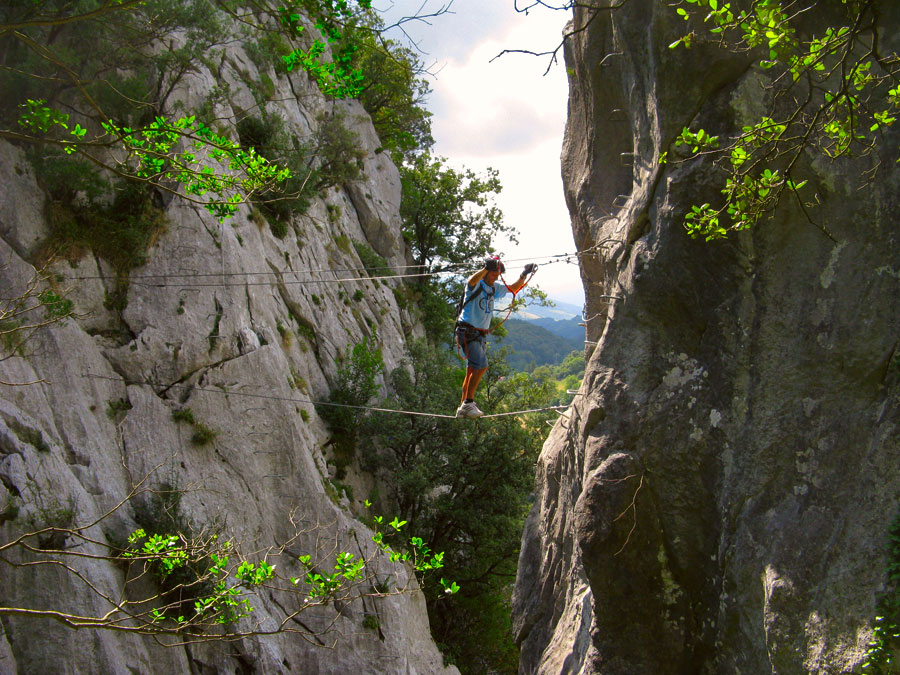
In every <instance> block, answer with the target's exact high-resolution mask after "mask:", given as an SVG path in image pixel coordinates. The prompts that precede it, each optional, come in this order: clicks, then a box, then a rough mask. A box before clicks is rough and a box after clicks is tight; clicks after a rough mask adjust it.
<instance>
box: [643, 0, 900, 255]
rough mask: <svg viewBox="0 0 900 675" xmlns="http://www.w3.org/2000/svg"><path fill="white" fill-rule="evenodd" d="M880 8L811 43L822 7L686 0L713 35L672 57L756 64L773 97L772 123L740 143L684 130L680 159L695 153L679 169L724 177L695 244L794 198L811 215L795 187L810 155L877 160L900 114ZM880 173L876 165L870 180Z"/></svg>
mask: <svg viewBox="0 0 900 675" xmlns="http://www.w3.org/2000/svg"><path fill="white" fill-rule="evenodd" d="M875 4H876V3H875V2H874V1H872V0H869V1H860V2H845V3H843V5H844V7H843V12H844V24H843V25H835V26H824V27H823V28H822V32H821V35H819V36H815V35H813V36H808V37H804V36H803V35H801V31H800V30H799V29H798V28H797V27H796V24H797V21H798V19H799V18H800V17H801V16H803V15H806V14H808V13H810V12H811V11H812V10H814V9H815V8H816V7H817V6H818V5H819V3H818V2H815V1H814V2H808V3H806V4H802V5H801V4H799V3H790V4H789V5H784V4H783V3H782V2H780V1H778V0H755V1H754V2H752V3H751V4H750V6H749V7H748V8H746V9H739V8H737V7H735V6H733V5H732V3H729V2H721V1H720V0H683V2H682V3H680V6H678V7H677V8H676V10H675V11H676V12H677V13H678V15H680V16H681V17H682V18H683V19H684V20H685V21H687V22H693V23H694V25H697V23H698V21H699V22H700V23H701V24H702V25H703V26H704V29H705V30H704V31H700V30H699V28H695V29H694V30H691V31H690V32H688V33H686V34H684V35H682V36H681V37H680V38H679V39H678V40H676V41H675V42H673V43H672V44H671V45H669V46H670V48H672V49H676V48H688V49H690V48H692V47H695V46H697V45H698V44H700V43H701V42H708V43H715V44H718V45H719V46H720V47H722V48H724V49H728V50H730V51H735V52H745V53H747V54H750V55H753V58H754V59H755V63H756V67H757V68H758V69H759V72H760V73H769V75H768V77H769V80H770V82H769V84H768V85H767V86H768V88H769V89H770V90H771V91H772V92H773V96H772V101H773V102H772V104H771V106H770V109H771V112H770V114H769V115H764V116H762V117H761V118H760V119H759V120H758V121H757V122H756V123H754V124H750V125H746V126H743V127H742V129H741V131H740V132H739V133H736V134H735V133H732V134H727V133H720V134H718V135H715V136H714V135H711V134H710V133H709V132H707V131H705V130H703V129H700V130H697V131H691V130H690V129H689V128H688V127H685V128H684V129H683V130H682V132H681V134H680V136H679V137H678V138H677V139H676V141H675V144H674V145H675V149H676V151H677V149H678V148H679V147H680V146H685V148H688V147H689V148H690V151H689V152H687V153H686V154H685V153H684V152H683V151H682V152H681V156H680V157H679V158H678V159H677V160H675V161H682V162H684V161H689V160H693V159H695V158H697V157H698V156H700V155H711V156H712V157H713V158H714V164H715V166H716V167H717V168H718V170H719V171H720V173H721V174H723V178H722V187H721V188H720V193H721V195H722V200H721V202H720V203H719V204H718V205H716V206H713V205H711V204H709V203H705V204H702V205H695V206H692V207H691V210H690V211H689V212H688V213H687V214H686V216H685V221H684V225H685V228H686V229H687V231H688V233H689V234H690V235H691V236H693V237H704V238H705V239H706V240H711V239H718V238H723V237H726V236H728V234H729V233H730V232H734V231H740V230H745V229H747V228H750V227H752V226H755V225H757V224H758V223H759V222H760V221H761V220H762V219H763V218H764V217H766V216H768V215H769V214H771V213H772V212H773V211H774V210H775V208H776V206H777V205H778V204H779V203H780V201H781V199H782V197H783V195H784V194H785V191H787V192H788V193H792V194H797V195H798V197H797V198H798V201H800V203H801V205H802V204H803V202H802V200H800V197H799V194H798V191H799V190H801V189H802V188H803V187H804V186H805V185H806V184H807V181H806V180H801V181H795V180H794V179H793V178H792V174H793V173H795V172H796V171H797V169H798V162H799V160H800V158H801V157H802V156H803V154H804V152H807V151H809V152H813V153H817V154H821V155H823V156H824V157H826V158H828V159H831V160H836V159H839V158H845V157H853V156H874V154H875V150H876V149H877V145H878V139H877V138H876V136H875V134H876V132H879V131H881V130H883V129H885V128H887V127H890V126H891V125H893V124H894V123H895V122H896V119H897V116H898V112H900V88H898V76H900V56H898V55H897V54H896V53H891V54H889V55H882V54H881V53H880V51H879V46H878V13H877V10H876V6H875ZM701 17H702V18H701ZM671 154H672V153H671V152H666V153H663V155H662V157H661V158H660V161H661V163H665V162H667V161H672V159H671V157H670V155H671ZM876 169H877V158H876V165H875V167H873V168H872V170H871V171H870V172H869V173H868V174H867V175H868V176H871V175H872V173H873V172H874V171H875V170H876ZM804 208H805V207H804ZM823 231H825V230H824V229H823ZM825 234H826V235H827V234H828V233H827V231H825ZM828 236H830V235H828Z"/></svg>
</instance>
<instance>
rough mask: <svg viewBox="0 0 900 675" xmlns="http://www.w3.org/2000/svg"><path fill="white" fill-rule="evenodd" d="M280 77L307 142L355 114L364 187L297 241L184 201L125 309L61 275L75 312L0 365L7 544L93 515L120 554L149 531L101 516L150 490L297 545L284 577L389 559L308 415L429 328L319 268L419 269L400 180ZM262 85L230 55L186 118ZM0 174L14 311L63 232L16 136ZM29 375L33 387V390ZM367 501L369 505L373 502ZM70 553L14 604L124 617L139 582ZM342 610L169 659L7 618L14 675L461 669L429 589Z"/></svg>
mask: <svg viewBox="0 0 900 675" xmlns="http://www.w3.org/2000/svg"><path fill="white" fill-rule="evenodd" d="M267 75H268V77H269V78H270V79H271V80H272V81H273V82H274V83H275V87H276V92H275V94H274V95H273V96H271V97H269V98H270V100H272V101H278V103H269V104H267V105H268V106H269V112H270V113H272V114H277V115H279V116H281V117H282V118H283V119H284V120H285V125H286V129H287V130H288V132H290V133H294V134H297V135H299V136H301V137H302V136H304V135H305V134H308V133H309V131H310V123H309V122H307V120H315V119H316V118H317V116H318V115H319V114H320V113H322V112H325V111H331V110H332V109H334V108H341V109H343V112H344V115H345V119H347V120H348V121H349V122H348V124H350V126H351V127H352V130H353V131H354V132H355V133H356V134H357V135H358V136H359V138H360V144H361V147H362V149H363V150H364V151H365V157H364V159H363V165H364V167H363V168H364V174H363V177H362V178H361V179H360V180H359V181H358V182H356V183H355V184H354V185H353V186H351V187H349V188H346V189H345V188H334V189H331V190H330V191H329V192H328V193H327V194H325V195H323V196H321V197H320V198H319V199H318V200H316V201H314V202H313V204H312V206H311V207H310V209H309V210H308V212H307V213H306V215H304V216H301V217H297V218H296V219H295V220H294V222H293V224H292V229H291V230H290V231H289V234H288V236H286V237H285V238H283V239H277V238H276V237H274V236H273V235H272V233H271V232H270V229H269V227H268V226H267V225H265V224H263V223H261V222H260V220H259V218H258V216H257V217H256V218H255V221H256V222H254V221H252V220H251V219H250V209H249V208H247V207H243V208H242V210H241V212H240V213H239V214H238V216H237V217H235V218H234V219H233V220H230V221H227V222H226V223H225V224H220V223H219V222H217V221H216V220H215V219H214V218H212V217H211V216H209V215H208V214H207V213H206V211H205V210H204V209H203V208H202V207H199V206H194V205H191V204H190V203H188V202H186V201H183V200H179V199H175V200H173V201H170V202H169V205H168V206H167V208H166V211H165V218H166V227H165V230H164V232H163V233H162V234H161V235H160V236H159V238H158V239H157V241H156V242H155V243H154V244H153V246H152V248H151V250H150V251H149V253H148V258H147V262H146V264H145V265H143V266H142V267H140V268H138V269H136V270H134V271H133V272H132V273H131V275H130V278H129V279H128V284H127V294H126V295H125V296H124V302H121V301H120V302H119V303H112V302H110V301H109V300H110V298H112V297H114V295H115V293H116V291H117V289H118V288H120V286H117V285H116V280H115V275H114V274H113V273H112V271H111V269H110V268H109V266H108V265H107V264H106V263H105V262H104V261H102V260H100V259H97V258H95V257H93V256H92V255H90V254H87V255H85V256H84V257H82V258H81V259H80V261H79V262H77V264H76V263H73V264H72V265H70V264H68V263H57V264H56V265H55V266H54V267H53V268H52V270H51V271H52V273H53V274H54V275H56V278H57V279H58V283H59V285H60V286H61V287H66V288H69V289H70V292H69V297H70V298H71V299H73V300H74V303H75V311H76V312H77V313H78V318H76V319H69V320H66V321H64V322H63V323H59V324H55V325H52V326H49V327H47V328H44V329H42V330H40V331H39V332H38V333H37V334H36V335H35V336H34V337H33V338H32V340H30V341H29V343H28V345H27V347H26V349H24V350H23V351H22V352H20V353H19V354H18V355H14V356H12V357H10V358H7V359H5V360H2V361H0V381H2V382H4V383H5V384H2V385H0V481H2V486H3V488H2V489H0V504H2V507H3V512H2V515H3V517H2V518H0V533H2V538H0V541H2V542H9V541H11V540H12V539H13V538H14V537H15V536H17V535H18V534H19V533H21V532H23V531H26V530H29V529H37V528H41V527H47V526H51V527H52V526H56V527H64V526H83V525H86V524H89V523H92V522H95V521H97V524H96V525H94V526H92V527H91V528H90V529H89V530H88V531H87V534H89V535H90V536H91V538H92V539H93V540H95V541H96V542H98V543H96V544H88V543H82V544H79V546H80V547H81V548H82V550H83V551H84V552H85V553H88V554H94V555H98V554H99V555H104V554H105V551H106V550H107V549H105V548H104V547H103V546H102V545H101V542H104V541H115V540H118V541H122V539H123V538H124V537H127V536H128V534H129V532H131V531H133V529H134V528H135V527H136V523H135V520H134V515H135V514H134V505H133V504H131V503H129V504H126V505H125V506H123V507H121V508H119V509H118V510H116V511H115V512H114V513H113V514H112V515H111V516H107V517H103V515H104V514H106V513H107V512H109V511H110V510H111V509H113V508H114V507H115V506H116V505H117V504H118V503H119V502H120V501H121V500H122V499H124V498H125V497H126V496H127V495H128V494H129V493H130V492H131V491H132V489H133V488H134V487H135V486H136V485H139V484H140V485H141V486H142V487H144V488H151V489H158V488H160V487H161V486H170V487H172V488H176V489H178V490H181V491H183V496H182V497H181V501H180V505H179V510H180V514H181V515H182V516H183V517H184V518H185V519H186V520H188V521H189V522H190V523H191V524H192V525H193V526H194V527H195V528H197V529H198V530H199V529H200V528H204V527H205V528H215V529H217V530H218V531H220V532H221V533H222V536H223V537H231V538H233V539H234V540H235V541H236V542H239V543H240V545H241V546H242V548H243V551H244V552H245V553H247V554H248V555H249V554H251V553H252V552H253V551H255V550H257V551H258V550H266V549H267V548H269V547H273V546H280V545H284V544H285V542H289V543H288V544H287V548H286V553H285V554H284V555H281V556H278V557H277V559H274V558H273V559H271V560H270V561H269V562H270V563H274V564H277V566H278V569H279V570H281V571H282V572H284V573H285V574H290V573H291V572H293V571H295V569H300V568H299V565H298V563H297V555H300V554H302V553H310V554H313V556H314V558H315V556H316V555H317V554H318V555H319V556H321V557H322V560H323V561H327V560H328V559H329V558H328V556H329V555H332V556H333V553H334V552H335V551H338V550H346V551H349V552H351V553H354V554H357V555H369V554H371V553H372V548H373V545H372V543H371V541H370V537H371V534H372V533H371V531H370V530H369V529H368V528H367V527H366V526H365V525H364V524H363V523H361V522H359V521H358V520H356V519H355V518H354V517H353V516H352V515H351V510H350V506H351V504H350V501H349V499H348V497H347V496H346V495H345V494H344V493H343V492H342V491H341V486H337V487H335V486H334V485H333V483H332V478H333V475H332V474H333V468H332V466H331V465H330V464H329V462H328V460H329V456H328V453H329V452H330V451H329V449H328V448H327V447H326V446H327V442H328V439H329V433H328V430H327V429H326V428H325V425H324V424H323V422H322V421H321V420H320V418H319V416H318V415H317V413H316V410H315V408H314V406H313V405H312V404H311V403H309V401H312V400H322V399H326V398H327V396H328V392H329V386H330V383H331V382H333V378H334V375H335V372H336V368H337V360H338V359H339V358H340V357H341V356H342V355H344V354H346V353H347V351H348V346H352V345H353V344H355V343H358V342H359V341H360V340H361V339H362V338H363V337H364V336H366V335H369V334H370V333H371V331H372V329H373V328H377V335H378V339H379V345H380V347H381V349H382V354H383V358H384V361H385V364H386V366H387V367H388V368H389V369H390V368H393V367H396V366H397V365H399V364H400V362H401V359H402V358H403V356H404V351H405V340H406V337H407V336H409V335H412V334H417V333H421V329H420V328H418V327H417V326H416V324H415V322H414V321H413V320H412V319H411V318H410V316H409V315H408V313H407V312H406V310H403V309H401V308H399V307H398V305H397V303H396V301H395V297H394V293H393V286H394V285H396V282H381V281H377V280H376V281H372V280H361V281H347V282H341V283H334V280H335V279H336V277H337V276H339V275H338V274H335V273H323V272H321V271H317V270H330V269H351V270H354V273H352V274H343V275H340V276H347V277H364V276H365V274H362V273H360V272H359V268H361V267H362V264H361V261H360V258H359V256H358V255H357V252H356V249H355V247H354V246H353V245H352V244H353V243H354V242H360V243H363V244H365V245H366V246H368V247H369V248H371V249H373V250H375V251H378V252H379V253H380V254H381V255H383V256H384V257H385V258H386V259H387V261H388V264H390V265H402V264H404V263H405V262H406V254H405V246H404V242H403V239H402V236H401V233H400V227H399V200H400V181H399V174H398V171H397V169H396V167H394V165H393V164H392V163H391V162H390V160H389V159H388V158H387V157H386V156H385V155H383V154H380V152H379V151H376V148H377V147H378V146H379V143H378V139H377V137H376V135H375V132H374V129H373V127H372V125H371V122H370V121H369V119H368V116H367V115H366V114H365V112H364V111H363V110H362V108H361V107H359V106H358V104H356V103H334V102H326V101H325V100H324V98H323V97H322V96H321V95H320V94H319V93H318V91H317V89H316V88H315V86H314V85H312V84H311V83H310V82H309V81H308V79H307V77H306V75H305V74H298V73H293V74H291V75H290V76H286V75H283V74H276V73H275V72H274V71H271V70H270V71H269V72H268V73H267ZM248 79H249V80H258V79H259V73H258V72H257V71H256V70H255V66H254V65H253V63H252V62H251V60H250V59H248V58H247V57H246V55H245V54H244V53H243V51H242V49H241V48H240V46H237V45H235V46H232V47H231V48H229V51H228V52H226V55H225V57H224V58H223V60H222V62H221V64H220V66H219V69H218V72H217V73H215V74H213V73H210V72H207V71H205V70H202V69H201V70H200V71H198V72H197V73H194V74H192V75H191V76H190V77H189V80H190V81H189V82H188V85H187V86H185V87H183V88H182V90H180V92H178V94H177V95H176V97H180V99H181V100H183V101H185V102H186V106H185V108H186V109H188V110H190V109H192V106H196V105H197V104H198V102H199V101H202V100H203V98H204V97H205V96H206V95H207V94H208V93H209V92H210V91H211V89H212V87H214V86H216V85H219V86H224V85H228V88H229V89H230V91H231V95H230V98H229V101H230V103H222V104H219V108H218V109H217V110H216V111H215V112H216V113H217V115H216V116H220V117H222V118H228V117H231V116H232V115H233V114H234V113H235V112H236V111H238V110H239V109H250V107H251V106H253V105H255V103H254V101H253V99H252V97H251V96H250V94H249V93H248V90H247V86H246V84H245V82H246V81H247V80H248ZM245 99H246V100H245ZM313 124H314V123H313ZM0 178H2V181H0V236H2V239H0V289H2V293H0V295H3V296H4V297H6V296H10V295H14V294H16V293H20V292H22V290H23V289H24V288H25V284H27V282H28V281H29V280H30V279H31V278H32V276H33V274H34V270H33V268H32V267H31V265H30V264H28V263H26V262H25V260H26V259H29V256H30V255H31V253H32V252H33V250H34V248H35V246H36V245H37V244H38V243H39V242H40V241H41V240H43V239H44V238H45V237H46V235H47V232H48V224H47V220H46V217H45V215H44V196H43V193H42V192H41V190H40V188H39V187H38V184H37V177H35V176H34V175H33V173H32V169H31V167H30V165H29V163H28V162H27V161H26V159H25V157H24V153H23V151H22V149H20V148H18V147H14V146H12V145H9V144H7V143H5V142H2V141H0ZM31 382H37V383H34V384H25V383H31ZM10 383H12V384H18V386H10ZM184 407H189V408H190V409H191V410H192V412H193V415H194V418H195V421H196V422H198V423H202V424H203V425H205V426H206V427H208V428H209V429H211V430H212V431H213V432H214V434H215V436H214V438H213V439H212V440H211V441H210V442H207V443H205V444H197V443H193V442H192V441H191V438H192V433H193V430H192V428H191V426H190V425H189V424H187V423H185V422H178V421H175V420H174V419H173V416H172V413H173V411H175V410H179V409H182V408H184ZM141 481H144V482H143V483H141ZM346 482H351V483H352V476H351V477H350V478H347V479H346ZM328 493H330V494H331V496H330V497H329V494H328ZM365 496H366V495H365V494H357V495H356V497H357V498H358V499H357V501H358V500H359V499H362V498H364V497H365ZM143 498H144V500H145V503H146V499H147V498H149V495H144V496H143ZM138 501H139V500H138ZM298 530H300V531H302V532H303V533H302V534H300V536H299V537H298V538H296V539H293V540H292V539H291V538H292V537H294V536H295V535H296V534H297V531H298ZM70 543H71V542H70ZM62 545H63V546H65V545H66V542H65V541H64V542H62ZM2 555H3V556H4V559H5V560H9V561H11V562H13V563H23V562H28V561H29V560H30V558H29V557H28V554H26V553H23V552H22V551H20V550H18V549H9V550H4V552H3V554H2ZM332 559H333V558H332ZM70 560H71V568H70V569H62V568H59V567H56V568H53V567H11V566H9V565H4V566H3V567H2V568H0V603H2V606H4V607H20V608H31V609H37V610H47V611H54V610H56V611H62V612H69V613H74V614H79V615H93V616H99V615H102V614H103V613H104V612H106V611H108V610H109V609H110V606H109V604H108V603H106V602H105V601H103V600H102V598H101V597H100V594H101V593H106V594H110V595H111V596H113V597H115V596H116V595H117V593H119V592H120V590H121V588H122V584H123V581H124V579H123V571H122V568H121V567H120V566H117V565H116V564H114V562H113V561H103V560H97V559H94V558H90V557H88V558H84V559H78V558H72V559H70ZM379 568H380V570H381V574H382V576H381V577H379V580H380V581H385V582H387V583H388V585H389V586H390V587H393V586H402V585H403V584H405V583H407V582H408V581H409V579H410V576H411V575H410V572H409V571H408V570H406V568H404V567H403V566H402V565H392V564H390V563H389V562H388V561H387V560H386V559H385V560H383V561H381V562H380V563H379ZM76 573H78V574H81V575H82V576H83V578H84V579H86V580H88V581H89V582H90V583H91V584H92V585H93V588H94V589H95V591H96V592H94V591H92V590H91V589H90V588H89V587H88V586H87V584H86V583H85V582H82V581H81V580H79V577H78V576H77V574H76ZM412 583H413V585H415V582H414V581H413V582H412ZM289 601H290V598H287V599H286V598H285V597H283V596H280V595H278V594H275V593H270V592H267V591H259V592H258V593H257V594H255V596H254V597H253V598H252V604H253V606H254V607H255V612H254V614H253V617H252V620H244V621H245V622H246V623H245V624H242V626H243V627H244V628H248V627H251V626H257V627H258V628H260V629H262V630H272V629H274V628H275V627H276V625H277V623H278V622H280V621H281V619H282V618H284V617H285V616H286V613H289V612H290V609H291V606H290V605H285V603H286V602H289ZM335 609H336V608H335V607H333V606H327V607H323V608H320V609H319V610H318V611H316V612H310V613H305V614H302V615H300V616H298V617H297V618H296V619H294V620H292V621H289V622H288V623H289V625H291V626H293V627H295V628H297V629H298V630H301V631H303V632H305V633H306V637H305V638H304V637H301V636H299V635H297V634H295V633H282V634H278V635H275V636H271V637H260V638H247V639H244V640H241V641H239V642H235V643H229V644H220V643H215V642H210V643H200V644H192V645H187V646H182V647H171V648H165V647H163V646H160V645H159V644H157V643H156V642H155V641H154V640H153V639H151V638H147V637H141V636H138V635H132V634H129V633H128V632H126V631H121V632H116V631H104V630H78V631H76V630H72V629H70V628H67V627H65V626H63V625H62V624H60V623H57V622H54V621H53V620H52V619H48V618H33V617H28V616H13V615H8V614H5V615H3V616H2V617H0V624H2V640H0V671H2V672H3V673H14V672H16V671H17V670H18V672H20V673H31V672H34V673H37V672H47V673H49V672H70V673H126V672H133V673H136V672H140V673H151V672H159V673H162V672H167V673H188V672H203V673H218V672H221V673H224V672H244V673H249V672H254V673H287V672H295V673H348V672H359V673H372V672H379V673H382V672H383V673H444V672H457V671H456V669H455V668H450V669H445V668H444V666H443V661H442V657H441V655H440V653H439V652H438V650H437V648H436V647H435V645H434V643H433V642H432V640H431V636H430V634H429V630H428V619H427V613H426V610H425V605H424V598H423V596H422V594H421V592H419V591H418V590H415V591H414V592H410V593H407V594H404V595H396V596H391V597H378V598H376V597H368V598H365V599H363V600H359V601H356V602H354V603H353V604H351V605H348V606H345V607H342V608H340V609H341V612H340V616H338V614H337V613H336V612H335ZM372 617H374V618H375V620H374V621H373V620H372ZM253 622H256V623H253Z"/></svg>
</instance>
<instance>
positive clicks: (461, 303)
mask: <svg viewBox="0 0 900 675" xmlns="http://www.w3.org/2000/svg"><path fill="white" fill-rule="evenodd" d="M467 287H468V284H463V292H462V297H460V299H459V302H457V303H456V325H455V326H454V328H453V329H454V332H455V331H456V329H457V328H459V317H460V315H461V314H462V311H463V310H464V309H465V308H466V305H468V304H469V303H470V302H472V301H473V300H474V299H475V298H477V297H478V296H479V295H481V291H482V289H483V288H484V287H483V286H482V285H481V283H480V282H479V284H478V287H477V288H476V289H475V291H474V292H473V293H472V295H470V296H469V297H468V298H466V288H467Z"/></svg>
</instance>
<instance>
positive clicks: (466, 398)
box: [456, 256, 537, 419]
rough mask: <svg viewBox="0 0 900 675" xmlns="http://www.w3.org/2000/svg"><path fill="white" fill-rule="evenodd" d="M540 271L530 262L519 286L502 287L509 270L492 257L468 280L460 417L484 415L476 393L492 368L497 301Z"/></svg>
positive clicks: (460, 340)
mask: <svg viewBox="0 0 900 675" xmlns="http://www.w3.org/2000/svg"><path fill="white" fill-rule="evenodd" d="M536 269H537V265H534V264H531V263H529V264H528V265H526V266H525V269H524V270H523V271H522V275H521V276H520V277H519V278H518V280H517V281H515V283H512V284H510V285H508V286H507V285H506V282H505V281H503V282H502V283H499V284H498V283H497V279H498V278H499V277H500V275H501V274H503V273H504V272H505V271H506V267H505V266H504V265H503V263H502V262H501V261H500V258H499V257H498V256H491V257H489V258H487V259H486V260H485V261H484V267H483V268H482V269H480V270H478V271H477V272H475V274H473V275H472V276H470V277H469V278H468V280H467V281H466V292H465V299H464V301H463V304H462V311H461V312H460V314H459V316H458V317H457V320H456V344H457V346H458V347H459V348H461V349H462V350H463V352H464V353H465V355H466V361H467V367H466V377H465V379H464V380H463V386H462V402H461V403H460V405H459V408H457V409H456V416H457V417H463V418H468V419H475V418H477V417H481V416H482V415H483V414H484V413H483V412H481V410H479V409H478V406H477V405H475V390H476V389H478V385H479V383H480V382H481V376H482V375H484V371H486V370H487V366H488V362H487V354H486V353H485V338H486V337H487V334H488V332H489V331H490V327H491V318H492V317H493V315H494V300H495V299H496V300H499V299H500V298H503V297H505V296H506V295H507V294H508V293H512V294H513V295H515V294H516V293H518V292H519V291H520V290H521V289H522V287H523V286H524V285H525V283H526V281H527V278H528V276H529V275H530V274H534V271H535V270H536Z"/></svg>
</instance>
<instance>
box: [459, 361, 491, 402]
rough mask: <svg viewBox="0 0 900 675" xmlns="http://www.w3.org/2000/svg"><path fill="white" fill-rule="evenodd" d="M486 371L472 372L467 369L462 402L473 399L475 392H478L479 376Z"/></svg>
mask: <svg viewBox="0 0 900 675" xmlns="http://www.w3.org/2000/svg"><path fill="white" fill-rule="evenodd" d="M486 370H487V368H482V369H481V370H472V369H471V368H468V369H467V370H466V379H465V381H464V384H465V387H464V389H463V392H464V394H463V400H465V399H467V398H472V399H474V398H475V392H476V391H477V390H478V385H479V384H480V383H481V376H482V375H484V373H485V371H486ZM469 371H472V374H471V376H470V375H469Z"/></svg>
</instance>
